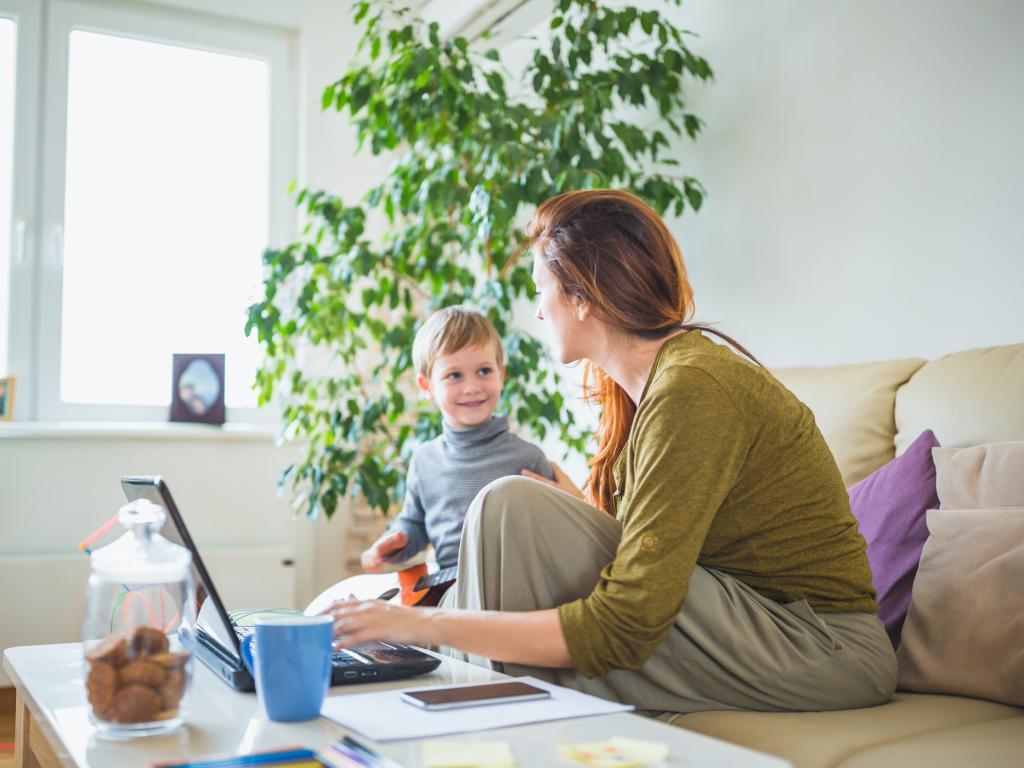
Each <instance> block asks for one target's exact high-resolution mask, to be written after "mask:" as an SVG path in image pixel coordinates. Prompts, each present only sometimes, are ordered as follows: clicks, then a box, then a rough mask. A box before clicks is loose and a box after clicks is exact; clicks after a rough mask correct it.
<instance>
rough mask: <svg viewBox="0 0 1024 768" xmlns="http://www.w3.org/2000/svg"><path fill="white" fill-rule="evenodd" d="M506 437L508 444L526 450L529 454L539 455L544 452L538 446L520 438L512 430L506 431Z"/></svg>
mask: <svg viewBox="0 0 1024 768" xmlns="http://www.w3.org/2000/svg"><path fill="white" fill-rule="evenodd" d="M507 436H508V439H509V441H510V443H511V444H512V445H514V446H516V447H517V448H519V449H521V450H527V451H530V452H531V453H539V454H541V455H543V454H544V451H543V450H541V447H540V446H539V445H537V444H536V443H534V442H532V441H530V440H526V439H525V438H522V437H520V436H519V435H517V434H516V433H515V432H513V431H512V430H509V431H508V435H507Z"/></svg>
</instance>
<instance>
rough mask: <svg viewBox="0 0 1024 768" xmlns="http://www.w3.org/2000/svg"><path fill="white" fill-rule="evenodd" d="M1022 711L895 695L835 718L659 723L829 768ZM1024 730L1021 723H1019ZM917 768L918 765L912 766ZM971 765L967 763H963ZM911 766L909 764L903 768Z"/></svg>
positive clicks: (758, 715) (693, 717)
mask: <svg viewBox="0 0 1024 768" xmlns="http://www.w3.org/2000/svg"><path fill="white" fill-rule="evenodd" d="M1022 716H1024V711H1022V710H1020V709H1017V708H1016V707H1008V706H1006V705H1005V704H996V703H994V702H991V701H981V700H980V699H968V698H964V697H960V696H931V695H921V694H913V693H897V694H896V695H895V696H894V697H893V700H892V701H890V702H889V703H888V704H883V705H881V706H879V707H867V708H865V709H846V710H840V711H837V712H694V713H692V714H688V715H671V716H662V718H661V719H662V720H664V721H666V722H670V723H672V724H673V725H678V726H681V727H683V728H688V729H689V730H691V731H697V732H698V733H703V734H706V735H708V736H712V737H714V738H717V739H724V740H725V741H730V742H732V743H734V744H740V745H741V746H744V747H750V748H751V749H756V750H759V751H761V752H767V753H768V754H772V755H778V756H779V757H782V758H784V759H786V760H789V761H790V762H791V763H792V764H793V767H794V768H832V766H837V765H839V764H840V763H842V762H843V760H846V759H847V758H849V757H851V756H852V755H855V754H857V753H858V752H861V751H863V750H865V749H867V748H869V747H874V746H876V745H880V744H887V743H889V742H893V741H897V740H899V739H905V738H909V737H912V736H918V735H920V734H926V733H933V732H936V731H943V730H945V729H948V728H951V727H954V726H960V725H969V724H972V723H981V722H987V721H991V720H1000V719H1005V718H1011V717H1012V718H1017V719H1020V718H1021V717H1022ZM1020 722H1021V723H1022V724H1024V720H1020ZM913 764H914V765H917V763H913ZM968 764H970V763H968ZM907 765H911V763H907Z"/></svg>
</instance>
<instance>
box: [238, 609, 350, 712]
mask: <svg viewBox="0 0 1024 768" xmlns="http://www.w3.org/2000/svg"><path fill="white" fill-rule="evenodd" d="M333 629H334V627H333V622H332V620H331V617H330V616H283V617H274V618H267V619H257V620H256V622H255V624H254V627H253V631H252V633H250V634H249V635H248V637H246V638H245V639H244V640H243V641H242V660H243V661H244V662H245V666H247V667H248V668H249V671H250V672H251V673H252V676H253V679H254V680H255V681H256V696H257V698H258V699H259V701H260V705H261V706H262V707H263V711H264V712H266V713H267V717H268V718H270V719H271V720H277V721H279V722H286V723H287V722H294V721H296V720H309V719H311V718H314V717H316V716H317V715H319V714H320V707H321V706H322V705H323V703H324V696H326V695H327V688H328V686H329V685H330V682H331V652H332V649H331V641H332V639H333Z"/></svg>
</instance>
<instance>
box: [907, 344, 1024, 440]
mask: <svg viewBox="0 0 1024 768" xmlns="http://www.w3.org/2000/svg"><path fill="white" fill-rule="evenodd" d="M1021 392H1024V344H1013V345H1009V346H1005V347H987V348H984V349H971V350H968V351H966V352H956V353H954V354H952V355H946V356H945V357H940V358H938V359H936V360H932V361H931V362H929V363H927V364H926V365H924V366H922V367H921V369H920V370H919V371H917V373H915V374H914V375H913V377H912V378H911V379H910V381H908V382H907V383H906V384H904V385H903V386H902V387H900V388H899V390H898V391H897V392H896V454H897V455H899V454H901V453H903V452H904V451H905V450H906V449H907V448H908V447H909V446H910V444H911V443H912V442H913V441H914V440H915V439H916V438H917V436H918V435H919V434H921V432H922V431H924V430H925V429H931V430H933V431H934V432H935V436H936V437H937V438H939V442H940V443H942V444H943V445H945V446H957V445H978V444H980V443H996V442H1001V441H1004V440H1024V397H1021Z"/></svg>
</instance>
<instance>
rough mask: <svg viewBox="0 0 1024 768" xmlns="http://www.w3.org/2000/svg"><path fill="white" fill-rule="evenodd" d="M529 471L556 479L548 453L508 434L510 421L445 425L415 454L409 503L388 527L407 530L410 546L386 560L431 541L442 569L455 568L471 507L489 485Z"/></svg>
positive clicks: (397, 558) (400, 557) (496, 418)
mask: <svg viewBox="0 0 1024 768" xmlns="http://www.w3.org/2000/svg"><path fill="white" fill-rule="evenodd" d="M524 469H529V470H532V471H533V472H536V473H537V474H538V475H543V476H544V477H546V478H548V479H553V475H552V473H551V465H550V464H549V463H548V460H547V458H546V457H545V456H544V452H543V451H542V450H541V449H540V448H538V447H537V446H536V445H534V444H533V443H528V442H526V441H525V440H522V439H520V438H518V437H516V436H515V435H513V434H512V433H511V432H509V429H508V418H506V417H505V416H492V417H491V419H490V420H489V421H485V422H483V423H482V424H478V425H477V426H475V427H470V428H469V429H452V428H451V427H449V426H448V424H445V425H444V431H443V433H442V434H441V435H440V436H438V437H435V438H434V439H433V440H430V441H428V442H426V443H423V445H420V446H418V447H417V448H416V450H415V451H414V452H413V455H412V460H411V461H410V462H409V473H408V475H406V489H405V503H404V504H403V506H402V511H401V512H400V513H399V514H398V517H396V518H395V519H394V521H393V522H392V523H391V525H390V526H389V530H392V531H393V530H402V531H405V533H406V534H407V535H408V536H409V543H408V544H406V546H405V548H404V549H402V550H401V551H400V552H396V553H394V554H393V555H391V556H389V557H388V558H387V559H388V560H389V561H391V562H401V561H402V560H408V559H409V558H410V557H412V556H413V555H415V554H417V553H418V552H420V551H421V550H422V549H423V548H424V547H426V546H427V543H428V542H429V543H430V544H433V545H434V550H435V552H436V553H437V563H438V565H439V566H440V567H441V568H449V567H451V566H454V565H456V564H457V563H458V561H459V541H460V539H461V537H462V522H463V520H465V518H466V510H467V509H468V508H469V504H470V502H471V501H473V499H474V498H476V495H477V494H478V493H479V492H480V491H481V489H482V488H483V487H484V486H485V485H487V484H488V483H490V482H492V481H494V480H497V479H498V478H500V477H506V476H508V475H518V474H519V473H520V471H521V470H524Z"/></svg>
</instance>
